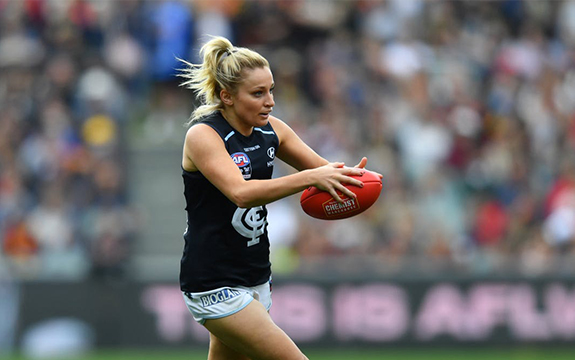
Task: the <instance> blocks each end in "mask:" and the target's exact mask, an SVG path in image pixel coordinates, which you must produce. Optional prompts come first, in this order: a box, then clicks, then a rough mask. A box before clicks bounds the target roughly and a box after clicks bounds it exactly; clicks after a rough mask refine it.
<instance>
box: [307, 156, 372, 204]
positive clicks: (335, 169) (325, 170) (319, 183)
mask: <svg viewBox="0 0 575 360" xmlns="http://www.w3.org/2000/svg"><path fill="white" fill-rule="evenodd" d="M362 161H363V159H362ZM366 161H367V159H366ZM311 171H312V172H313V175H314V176H313V178H312V185H314V186H316V187H317V188H318V189H320V190H323V191H327V192H329V193H330V195H331V196H332V197H333V198H334V199H335V200H336V201H338V202H343V200H342V199H341V197H340V195H339V194H338V191H339V192H340V193H342V194H344V195H345V196H347V197H349V198H355V197H356V195H355V194H354V193H353V192H352V191H351V190H349V189H348V188H346V187H345V186H344V184H351V185H355V186H358V187H363V183H362V182H361V181H360V180H357V179H354V178H352V177H351V176H361V175H363V174H364V173H365V170H364V169H362V168H359V167H353V168H350V167H346V166H344V163H342V162H335V163H329V164H327V165H324V166H321V167H318V168H315V169H313V170H311Z"/></svg>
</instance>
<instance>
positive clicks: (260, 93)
mask: <svg viewBox="0 0 575 360" xmlns="http://www.w3.org/2000/svg"><path fill="white" fill-rule="evenodd" d="M263 94H264V93H263V91H256V92H254V96H256V97H260V96H262V95H263Z"/></svg>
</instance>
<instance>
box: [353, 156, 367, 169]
mask: <svg viewBox="0 0 575 360" xmlns="http://www.w3.org/2000/svg"><path fill="white" fill-rule="evenodd" d="M365 165H367V158H366V157H365V156H364V157H362V158H361V160H360V161H359V164H357V165H355V167H356V168H361V169H363V168H365Z"/></svg>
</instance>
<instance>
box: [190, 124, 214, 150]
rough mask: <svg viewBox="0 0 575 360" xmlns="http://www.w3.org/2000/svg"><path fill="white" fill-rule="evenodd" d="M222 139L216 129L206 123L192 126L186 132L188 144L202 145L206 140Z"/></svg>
mask: <svg viewBox="0 0 575 360" xmlns="http://www.w3.org/2000/svg"><path fill="white" fill-rule="evenodd" d="M215 138H221V137H220V135H219V133H218V132H217V131H216V129H215V128H214V127H212V126H211V125H210V124H208V123H205V122H198V123H195V124H193V125H192V126H190V128H189V129H188V131H187V132H186V140H185V141H186V144H189V145H192V144H197V143H202V142H204V141H206V140H210V141H211V140H213V139H215Z"/></svg>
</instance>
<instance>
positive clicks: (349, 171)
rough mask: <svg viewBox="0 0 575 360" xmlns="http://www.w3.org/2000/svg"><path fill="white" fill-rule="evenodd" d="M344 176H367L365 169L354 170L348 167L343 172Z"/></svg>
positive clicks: (355, 168) (354, 168) (356, 168)
mask: <svg viewBox="0 0 575 360" xmlns="http://www.w3.org/2000/svg"><path fill="white" fill-rule="evenodd" d="M342 174H344V175H347V176H362V175H363V174H365V169H362V168H359V167H352V168H348V167H346V168H345V170H344V171H342Z"/></svg>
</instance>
